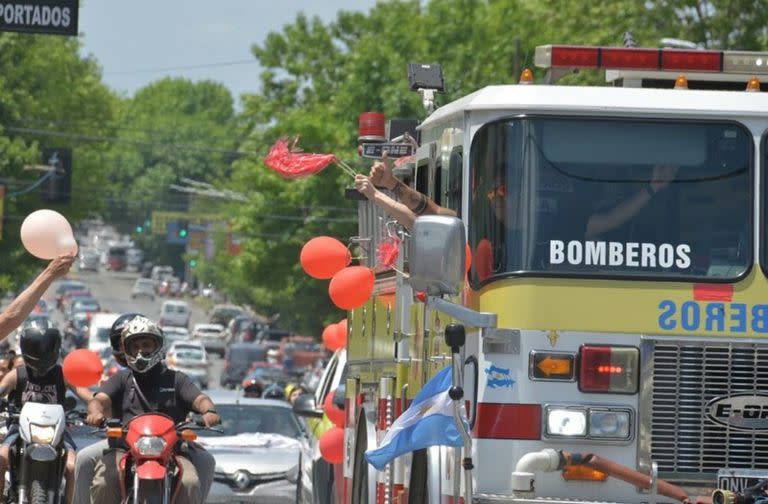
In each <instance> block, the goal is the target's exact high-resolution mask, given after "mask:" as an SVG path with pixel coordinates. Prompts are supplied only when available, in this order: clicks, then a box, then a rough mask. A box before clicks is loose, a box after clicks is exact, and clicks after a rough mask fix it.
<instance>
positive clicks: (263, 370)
mask: <svg viewBox="0 0 768 504" xmlns="http://www.w3.org/2000/svg"><path fill="white" fill-rule="evenodd" d="M249 378H251V379H258V380H265V381H272V382H274V381H280V380H283V379H285V374H283V370H282V369H278V368H271V367H260V368H256V369H254V370H253V372H252V373H251V376H250V377H249Z"/></svg>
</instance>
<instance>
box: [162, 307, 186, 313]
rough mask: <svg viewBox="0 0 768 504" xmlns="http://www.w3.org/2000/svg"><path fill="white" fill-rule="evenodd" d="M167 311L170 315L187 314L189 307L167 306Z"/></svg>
mask: <svg viewBox="0 0 768 504" xmlns="http://www.w3.org/2000/svg"><path fill="white" fill-rule="evenodd" d="M165 311H166V312H168V313H186V312H187V307H186V306H183V305H165Z"/></svg>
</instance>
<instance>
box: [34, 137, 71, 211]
mask: <svg viewBox="0 0 768 504" xmlns="http://www.w3.org/2000/svg"><path fill="white" fill-rule="evenodd" d="M42 158H43V159H42V161H43V164H44V165H48V166H51V167H53V172H52V173H50V172H49V173H46V176H47V177H48V178H47V179H46V180H45V182H43V185H42V187H41V192H42V198H43V201H45V202H47V203H68V202H69V199H70V190H71V187H72V150H71V149H43V151H42Z"/></svg>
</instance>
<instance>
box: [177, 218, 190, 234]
mask: <svg viewBox="0 0 768 504" xmlns="http://www.w3.org/2000/svg"><path fill="white" fill-rule="evenodd" d="M187 236H189V221H185V220H182V221H179V238H186V237H187Z"/></svg>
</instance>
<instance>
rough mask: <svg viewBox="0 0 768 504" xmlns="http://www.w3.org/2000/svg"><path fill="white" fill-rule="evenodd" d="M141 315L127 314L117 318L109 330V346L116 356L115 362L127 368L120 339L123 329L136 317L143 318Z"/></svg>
mask: <svg viewBox="0 0 768 504" xmlns="http://www.w3.org/2000/svg"><path fill="white" fill-rule="evenodd" d="M141 316H142V315H141V314H140V313H126V314H124V315H120V316H119V317H117V319H116V320H115V322H114V323H113V324H112V328H111V329H110V330H109V344H110V345H112V355H114V356H115V360H116V361H117V362H118V363H119V364H120V365H121V366H126V365H127V363H126V362H125V355H124V354H123V348H122V347H121V346H120V338H121V337H122V336H123V329H125V326H127V325H128V322H130V321H131V320H133V319H134V318H135V317H141Z"/></svg>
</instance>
